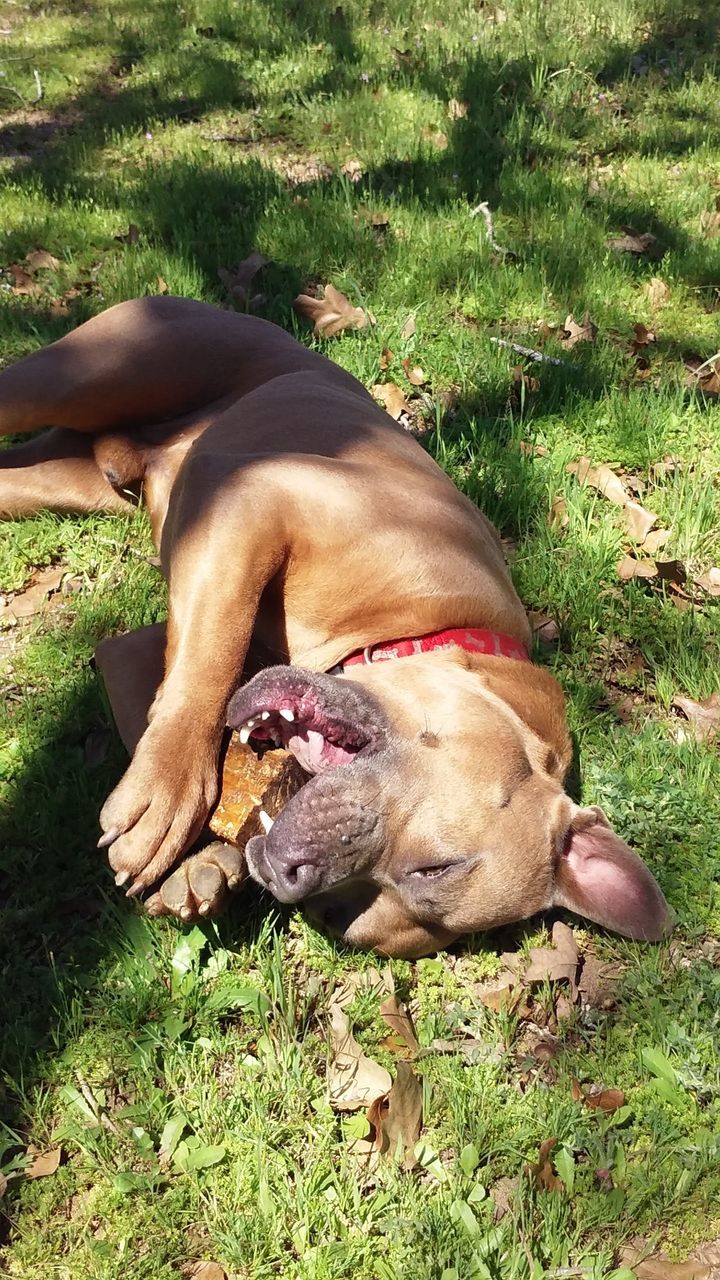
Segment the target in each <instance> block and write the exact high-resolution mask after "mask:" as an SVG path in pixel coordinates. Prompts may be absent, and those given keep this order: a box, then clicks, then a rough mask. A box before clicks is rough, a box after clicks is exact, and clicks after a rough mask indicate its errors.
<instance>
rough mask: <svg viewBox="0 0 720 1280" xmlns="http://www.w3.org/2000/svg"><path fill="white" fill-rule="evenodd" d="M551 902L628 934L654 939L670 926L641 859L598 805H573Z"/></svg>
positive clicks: (664, 902) (629, 935) (615, 930)
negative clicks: (595, 806)
mask: <svg viewBox="0 0 720 1280" xmlns="http://www.w3.org/2000/svg"><path fill="white" fill-rule="evenodd" d="M553 902H554V903H555V904H556V905H557V906H562V907H568V908H569V910H570V911H576V912H577V913H578V915H581V916H586V917H587V919H588V920H594V921H595V922H596V923H597V924H601V925H604V926H605V928H607V929H612V930H614V932H615V933H621V934H624V935H625V937H628V938H642V939H644V940H646V941H648V942H656V941H658V940H659V939H660V938H662V937H663V936H664V935H665V934H666V933H667V932H668V931H669V929H670V928H671V924H672V921H671V917H670V912H669V910H668V905H667V903H666V901H665V899H664V897H663V895H662V893H661V891H660V888H659V886H658V884H657V882H656V880H655V879H654V877H653V876H652V875H651V874H650V872H649V871H648V869H647V867H646V866H645V863H644V862H642V860H641V859H640V858H639V857H638V855H637V854H636V853H634V852H633V850H632V849H631V848H630V846H629V845H627V844H625V842H624V840H621V839H620V837H619V836H618V835H616V834H615V832H614V831H613V829H612V827H611V826H610V824H609V823H608V820H607V818H606V817H605V814H604V813H603V812H602V810H601V809H597V808H594V807H593V808H590V809H576V810H575V813H574V815H573V818H572V822H571V824H570V829H569V831H568V833H567V836H566V839H565V847H564V850H563V852H562V853H561V854H560V856H559V858H558V862H557V866H556V869H555V891H554V896H553Z"/></svg>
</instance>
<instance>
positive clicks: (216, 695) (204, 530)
mask: <svg viewBox="0 0 720 1280" xmlns="http://www.w3.org/2000/svg"><path fill="white" fill-rule="evenodd" d="M190 470H191V472H193V471H195V470H196V468H194V467H193V468H191V469H190ZM185 481H187V476H186V477H185ZM221 499H222V485H221V486H220V491H219V492H218V491H217V489H216V490H215V491H212V490H210V491H203V490H199V489H198V486H197V484H196V483H195V484H191V485H188V484H187V483H185V484H184V485H183V493H182V494H181V496H180V499H179V502H178V504H177V506H176V509H175V510H174V511H173V512H171V516H170V517H169V526H168V535H167V540H166V541H165V542H164V544H163V556H164V557H165V556H166V554H169V580H170V597H169V614H168V640H167V650H166V658H165V677H164V680H163V683H162V685H161V686H160V689H159V690H158V693H157V696H156V698H155V701H154V703H153V706H152V709H151V712H150V718H149V724H148V727H147V729H146V730H145V733H144V734H143V736H142V738H141V740H140V742H139V744H138V747H137V750H136V752H135V755H134V757H133V759H132V762H131V764H130V767H129V768H128V770H127V772H126V774H125V775H124V777H123V778H122V780H121V781H120V783H119V785H118V786H117V787H116V788H115V790H114V791H113V792H112V794H111V795H110V797H109V799H108V800H107V801H106V803H105V805H104V807H103V810H102V813H101V815H100V822H101V826H102V828H103V831H104V835H103V837H102V839H101V841H100V844H101V845H102V846H108V845H110V846H111V848H110V855H109V856H110V865H111V867H112V868H113V870H114V871H115V872H116V882H117V883H118V884H120V885H124V884H128V883H129V890H128V892H129V893H131V894H137V893H140V892H142V891H143V890H144V889H147V888H149V887H150V886H151V885H152V884H154V883H155V881H156V880H158V879H159V877H160V876H162V875H164V874H165V873H166V872H167V871H168V870H169V868H170V867H172V865H173V863H175V862H176V861H177V859H178V858H179V857H180V856H181V855H182V854H183V853H184V852H185V850H186V849H187V848H188V847H189V846H190V845H191V844H192V842H193V840H194V839H195V838H196V836H197V835H198V833H199V832H200V830H201V828H202V826H203V823H204V822H205V819H206V818H207V815H208V813H209V812H210V809H211V807H212V805H213V803H214V801H215V799H216V797H217V791H218V756H219V749H220V742H221V737H222V732H223V727H224V724H225V709H226V706H227V703H228V700H229V698H230V695H231V693H232V692H233V689H234V688H235V687H236V685H237V683H238V680H239V678H240V675H241V672H242V669H243V663H244V660H245V655H246V652H247V649H248V645H249V642H250V638H251V636H252V631H253V625H254V622H255V615H256V612H257V607H258V602H259V599H260V596H261V594H262V591H263V589H264V587H265V586H266V584H267V583H268V582H269V581H270V579H271V578H272V577H273V576H274V574H275V573H276V572H277V571H278V569H279V568H280V566H281V564H282V561H283V555H284V549H283V547H282V545H280V544H279V543H278V542H277V541H275V540H273V537H272V534H271V533H270V534H269V533H268V529H267V526H266V525H265V523H264V520H263V513H265V512H266V511H267V503H265V504H263V503H262V502H261V501H257V500H254V499H255V495H251V496H250V497H249V496H248V495H247V494H246V493H245V492H243V493H242V494H240V493H238V492H233V494H232V505H231V507H230V510H228V509H227V495H226V505H225V507H223V503H222V500H221ZM253 513H254V514H253ZM261 524H262V525H263V528H262V529H261V528H260V525H261ZM263 535H264V536H263Z"/></svg>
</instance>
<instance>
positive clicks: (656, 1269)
mask: <svg viewBox="0 0 720 1280" xmlns="http://www.w3.org/2000/svg"><path fill="white" fill-rule="evenodd" d="M646 1250H647V1242H646V1241H644V1240H639V1241H637V1242H635V1243H633V1244H630V1245H626V1246H625V1247H624V1248H622V1249H621V1250H620V1254H619V1258H618V1261H619V1262H620V1264H621V1265H622V1266H624V1267H630V1268H632V1270H633V1272H634V1273H635V1276H636V1277H637V1280H710V1277H711V1266H712V1265H713V1264H712V1263H707V1262H701V1261H700V1260H699V1259H697V1260H695V1259H693V1258H688V1260H687V1261H686V1262H670V1261H669V1260H668V1258H667V1255H666V1254H665V1253H663V1252H662V1250H660V1251H659V1252H656V1253H651V1254H649V1255H647V1254H646ZM698 1252H699V1250H698Z"/></svg>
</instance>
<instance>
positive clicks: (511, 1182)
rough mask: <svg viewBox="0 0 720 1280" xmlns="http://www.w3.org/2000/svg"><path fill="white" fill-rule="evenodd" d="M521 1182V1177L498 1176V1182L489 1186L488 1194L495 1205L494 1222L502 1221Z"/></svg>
mask: <svg viewBox="0 0 720 1280" xmlns="http://www.w3.org/2000/svg"><path fill="white" fill-rule="evenodd" d="M519 1182H520V1179H519V1178H517V1177H515V1178H498V1180H497V1182H494V1183H493V1185H492V1186H491V1187H489V1188H488V1195H489V1197H490V1199H491V1200H492V1202H493V1204H494V1206H495V1208H494V1210H493V1222H502V1219H503V1218H504V1217H505V1214H506V1213H507V1212H508V1211H509V1209H510V1206H511V1204H512V1202H513V1200H514V1198H515V1193H516V1192H517V1189H518V1185H519Z"/></svg>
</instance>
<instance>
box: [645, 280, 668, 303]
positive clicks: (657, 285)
mask: <svg viewBox="0 0 720 1280" xmlns="http://www.w3.org/2000/svg"><path fill="white" fill-rule="evenodd" d="M643 292H644V294H645V296H646V297H647V299H648V302H649V303H650V306H651V307H664V306H665V305H666V303H667V302H669V300H670V290H669V289H668V286H667V285H666V284H665V281H664V280H660V278H659V277H658V276H653V278H652V280H649V281H648V283H647V284H646V285H645V286H644V287H643Z"/></svg>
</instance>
